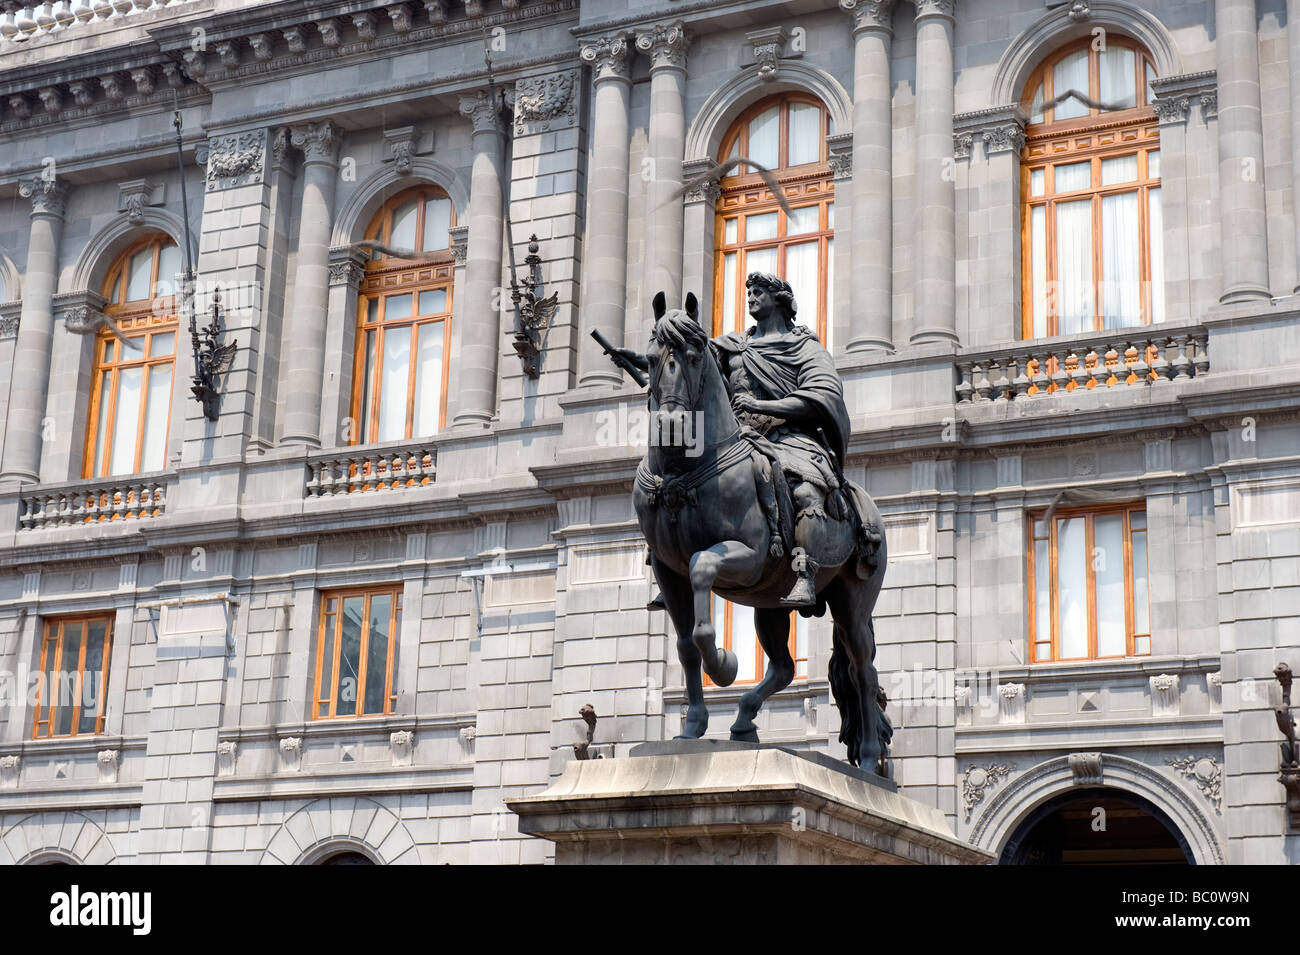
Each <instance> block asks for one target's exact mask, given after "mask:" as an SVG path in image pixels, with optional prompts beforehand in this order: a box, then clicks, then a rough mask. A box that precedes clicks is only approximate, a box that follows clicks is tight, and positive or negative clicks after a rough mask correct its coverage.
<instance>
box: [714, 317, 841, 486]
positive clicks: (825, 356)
mask: <svg viewBox="0 0 1300 955" xmlns="http://www.w3.org/2000/svg"><path fill="white" fill-rule="evenodd" d="M711 344H712V346H713V348H714V354H715V355H716V356H717V358H718V363H719V365H720V366H721V368H722V372H723V375H724V377H725V378H726V379H727V384H728V387H729V388H730V390H731V392H732V393H733V394H734V393H735V392H736V391H738V390H739V391H747V392H749V393H750V394H752V395H753V396H754V397H755V398H758V399H760V400H764V401H767V400H773V399H780V398H788V397H790V396H792V395H794V396H797V397H799V398H803V399H804V400H806V401H807V402H808V403H809V404H810V405H811V407H812V408H813V409H814V410H815V412H816V421H815V423H809V424H796V423H795V422H786V421H782V420H780V419H777V420H776V421H772V419H764V420H765V421H766V422H770V425H768V426H767V427H765V428H761V429H760V430H765V433H766V436H767V438H768V440H769V441H772V442H773V443H774V444H776V445H777V447H778V448H779V454H780V457H781V462H782V465H783V466H784V469H785V471H787V472H788V473H791V474H793V475H795V476H796V477H798V478H801V479H803V480H806V481H812V482H813V483H814V484H816V485H818V486H819V487H820V488H821V489H822V490H823V491H826V490H829V489H831V488H835V487H838V485H839V482H838V480H837V478H836V476H835V470H834V469H833V468H832V466H831V463H830V461H828V460H827V458H826V454H827V450H828V449H827V448H826V446H824V445H823V444H822V443H821V441H820V440H819V438H818V435H817V429H818V428H819V427H820V428H821V430H822V433H823V434H825V435H826V440H827V442H828V443H829V445H830V447H829V452H830V453H831V454H833V455H835V458H836V460H837V461H838V463H839V467H840V469H841V470H842V469H843V467H844V453H845V450H846V448H847V446H848V440H849V412H848V409H847V408H846V407H845V406H844V388H843V385H842V384H841V383H840V377H839V375H838V374H837V373H836V371H835V363H834V361H832V359H831V356H830V353H829V352H828V351H826V349H825V348H823V347H822V345H821V342H819V341H818V340H817V336H816V335H814V334H813V332H812V331H811V330H810V329H809V328H808V327H807V326H804V325H795V326H794V327H793V328H792V329H791V330H790V331H788V332H786V333H785V334H783V335H765V336H763V337H762V338H755V337H754V329H753V328H751V329H750V330H749V331H747V332H745V333H744V334H740V333H738V332H729V333H727V334H725V335H720V336H719V337H717V338H715V339H713V341H712V343H711Z"/></svg>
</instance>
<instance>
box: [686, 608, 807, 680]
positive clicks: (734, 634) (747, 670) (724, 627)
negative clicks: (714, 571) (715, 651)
mask: <svg viewBox="0 0 1300 955" xmlns="http://www.w3.org/2000/svg"><path fill="white" fill-rule="evenodd" d="M711 607H712V612H713V629H714V631H715V632H716V633H717V642H718V646H720V647H722V648H723V649H724V650H730V651H731V652H732V653H734V654H735V655H736V661H737V664H738V666H737V668H736V684H737V685H739V684H741V683H757V682H758V681H759V680H761V679H763V674H764V672H765V671H766V669H767V656H766V655H765V654H764V653H763V645H762V644H761V643H760V642H759V640H758V632H757V631H756V630H755V629H754V608H753V607H745V606H742V605H741V604H737V603H732V602H731V601H730V600H724V599H723V598H721V597H719V596H717V595H716V594H714V595H713V597H712V598H711ZM790 656H791V657H792V658H793V659H794V678H795V679H796V680H802V679H806V678H807V676H808V621H807V619H806V618H804V617H801V616H799V614H798V613H795V612H793V611H792V612H791V614H790ZM704 685H705V686H712V685H713V682H712V681H711V680H710V679H709V678H708V676H707V675H706V676H705V677H704Z"/></svg>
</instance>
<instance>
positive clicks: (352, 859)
mask: <svg viewBox="0 0 1300 955" xmlns="http://www.w3.org/2000/svg"><path fill="white" fill-rule="evenodd" d="M315 864H316V865H374V864H375V862H374V860H373V859H371V858H370V857H368V856H364V855H362V854H361V853H360V852H353V851H350V850H349V851H344V852H336V853H334V854H333V855H330V856H326V857H325V858H324V859H321V860H320V861H319V862H317V863H315Z"/></svg>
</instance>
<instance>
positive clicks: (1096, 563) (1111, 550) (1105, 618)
mask: <svg viewBox="0 0 1300 955" xmlns="http://www.w3.org/2000/svg"><path fill="white" fill-rule="evenodd" d="M1092 533H1093V538H1092V542H1093V551H1092V570H1093V574H1094V575H1095V576H1096V581H1097V583H1096V588H1097V589H1096V593H1097V656H1099V657H1122V656H1123V655H1124V653H1125V652H1126V651H1127V650H1128V639H1127V634H1126V633H1125V627H1126V625H1127V623H1128V620H1127V616H1128V615H1127V613H1126V611H1125V608H1124V516H1123V515H1122V514H1099V515H1097V517H1096V519H1095V520H1094V521H1093V531H1092Z"/></svg>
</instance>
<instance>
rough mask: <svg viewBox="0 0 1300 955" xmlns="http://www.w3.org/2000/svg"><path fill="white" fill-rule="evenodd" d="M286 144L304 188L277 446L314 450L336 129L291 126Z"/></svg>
mask: <svg viewBox="0 0 1300 955" xmlns="http://www.w3.org/2000/svg"><path fill="white" fill-rule="evenodd" d="M290 140H291V141H292V143H293V145H294V146H295V147H297V148H298V149H301V150H302V154H303V174H302V175H303V185H302V211H301V213H300V217H299V224H298V261H297V271H296V272H295V274H294V282H293V311H292V312H291V313H290V314H289V315H287V316H286V317H285V323H284V324H285V337H286V338H287V340H288V341H287V345H288V348H287V350H288V361H287V363H286V373H285V378H284V392H285V409H284V435H283V436H282V437H281V439H280V443H281V444H302V445H307V446H308V447H313V448H315V447H320V420H321V414H320V410H321V389H322V387H323V386H324V380H325V329H326V324H327V322H328V319H329V286H330V232H331V230H332V228H333V224H334V187H335V184H336V183H337V181H338V161H339V143H340V137H339V129H338V127H337V126H335V125H334V124H333V123H331V122H330V121H329V120H324V121H323V122H319V123H308V124H306V125H303V126H294V127H293V128H292V130H291V131H290Z"/></svg>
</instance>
